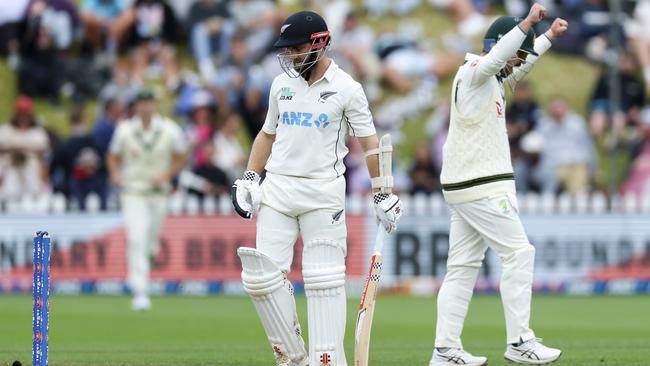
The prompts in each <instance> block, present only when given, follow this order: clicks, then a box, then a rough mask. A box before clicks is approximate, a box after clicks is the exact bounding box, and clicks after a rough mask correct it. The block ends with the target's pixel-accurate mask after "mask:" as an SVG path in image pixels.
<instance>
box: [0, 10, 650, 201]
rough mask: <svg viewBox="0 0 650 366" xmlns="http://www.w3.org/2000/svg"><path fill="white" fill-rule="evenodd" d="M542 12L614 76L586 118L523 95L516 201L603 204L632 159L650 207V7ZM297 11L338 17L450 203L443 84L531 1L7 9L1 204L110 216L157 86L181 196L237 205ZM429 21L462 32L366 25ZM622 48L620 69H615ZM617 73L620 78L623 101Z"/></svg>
mask: <svg viewBox="0 0 650 366" xmlns="http://www.w3.org/2000/svg"><path fill="white" fill-rule="evenodd" d="M538 2H541V3H543V5H544V6H546V7H547V9H548V10H549V13H548V15H547V19H548V22H549V23H548V24H541V25H540V29H539V30H538V33H540V32H539V31H540V30H541V31H543V30H545V29H546V28H547V27H548V25H549V24H550V22H551V21H552V20H553V19H554V18H555V17H556V16H562V17H563V18H565V19H567V20H568V21H569V23H570V27H569V31H568V34H567V36H566V37H563V38H562V39H560V40H558V41H556V43H555V44H554V46H553V52H562V53H567V54H571V55H573V56H574V57H581V58H584V59H586V60H589V61H590V62H592V63H595V64H597V65H600V66H599V67H601V70H602V71H601V73H600V75H599V77H598V80H597V82H596V83H595V84H594V85H593V86H590V87H591V88H593V90H592V92H591V97H590V102H589V106H588V108H587V111H588V113H587V115H581V114H579V113H577V112H576V111H575V110H574V109H575V106H573V107H574V108H572V107H571V106H570V105H569V103H568V102H567V100H566V98H564V97H563V96H562V94H561V92H562V91H561V90H558V91H557V95H556V96H555V97H553V98H552V99H551V101H550V102H549V103H547V104H546V105H540V103H539V102H538V98H537V96H536V94H535V90H534V88H533V87H532V85H531V84H529V83H527V82H525V81H524V82H521V83H519V85H518V86H517V88H516V89H515V91H514V93H513V95H512V98H510V100H509V102H508V105H507V113H506V117H507V121H506V123H507V129H508V134H509V139H510V143H511V149H512V163H513V167H514V170H515V175H516V178H517V189H518V191H519V192H521V193H526V192H540V193H549V194H557V193H559V192H568V193H571V194H582V193H589V192H593V191H596V190H600V191H604V190H606V189H607V183H608V177H603V172H602V165H603V164H602V162H601V161H600V160H602V159H607V158H608V155H609V154H613V151H614V150H613V149H617V150H616V151H618V152H622V154H623V155H624V156H625V157H627V159H623V160H624V161H625V160H627V161H625V162H624V165H625V167H622V168H621V170H623V172H622V175H621V176H622V178H621V182H620V184H619V190H620V192H621V193H627V192H632V193H635V194H638V195H642V194H646V195H650V107H649V106H648V105H647V99H646V89H647V87H646V84H647V83H648V82H650V0H638V1H627V0H626V1H621V3H620V5H621V8H622V10H623V12H624V15H625V17H626V21H625V22H624V23H623V26H616V25H612V24H611V23H610V19H611V18H610V16H609V8H608V3H609V2H608V1H607V0H538ZM298 5H304V6H305V7H309V8H312V9H314V10H316V11H319V12H320V13H321V14H323V15H324V17H325V19H326V21H327V23H328V25H329V27H330V30H331V32H332V39H333V42H332V46H331V49H330V51H329V52H330V53H331V55H332V57H333V58H334V60H335V61H336V62H337V63H338V64H339V65H340V66H341V67H342V68H343V69H344V70H346V71H348V72H349V73H350V74H352V75H353V76H354V77H355V78H356V79H357V80H359V81H360V82H361V83H362V85H363V86H364V89H365V91H366V94H367V96H368V99H369V101H370V102H371V106H372V110H373V114H374V117H375V123H376V125H377V126H378V128H379V130H380V131H388V132H391V133H392V134H393V136H394V140H396V142H397V143H398V145H399V144H417V145H416V146H413V147H412V149H411V150H413V151H414V154H413V156H411V157H404V156H401V159H400V158H399V157H400V156H398V158H396V163H395V169H394V175H395V182H396V186H397V188H398V189H399V190H401V191H403V192H410V193H424V194H430V193H435V192H440V189H441V187H440V183H439V172H440V169H441V161H442V159H441V152H442V145H443V144H444V141H445V137H446V133H447V126H448V123H449V99H448V97H447V95H448V91H447V90H442V89H440V88H439V82H440V81H441V80H443V79H448V78H450V77H453V75H454V73H455V70H456V69H457V67H458V65H460V63H462V60H463V58H464V54H465V52H477V51H478V50H476V49H475V47H474V45H475V44H476V40H477V39H480V37H482V35H483V33H484V32H485V29H486V28H487V26H488V25H489V24H490V22H491V21H492V20H493V19H494V18H495V16H497V15H499V14H498V13H497V10H500V9H505V11H506V12H507V13H508V14H511V15H517V16H521V15H525V13H526V12H527V10H528V9H529V6H530V1H529V0H502V1H494V0H367V1H362V2H361V1H357V2H354V3H353V2H352V1H350V0H322V1H307V0H305V1H298V0H293V1H292V0H277V1H272V0H193V1H189V0H188V1H183V0H78V1H77V0H12V1H0V57H1V58H2V59H3V60H4V62H5V63H6V65H8V67H9V68H10V69H12V70H13V72H14V73H15V75H16V85H15V87H14V88H15V90H16V93H15V94H16V100H15V103H14V111H13V116H12V117H11V118H10V120H9V121H6V123H1V124H0V201H6V200H14V199H20V198H21V197H24V196H37V195H40V194H47V193H48V192H61V193H63V194H65V195H66V197H68V199H69V201H70V202H74V203H73V204H74V205H75V206H76V207H78V208H80V209H83V208H84V204H85V199H86V197H87V195H88V194H89V193H90V192H94V193H95V194H97V195H98V196H99V197H100V201H101V207H102V208H106V207H107V205H108V203H107V201H108V200H109V197H110V196H111V192H112V187H111V186H110V183H109V179H108V174H107V169H106V165H105V156H106V151H107V149H108V146H109V143H110V139H111V136H112V133H113V131H114V129H115V126H116V125H117V124H118V123H122V121H124V120H125V119H127V118H129V117H130V116H131V115H132V113H133V111H132V107H133V100H134V96H135V95H136V93H137V91H138V90H140V89H141V88H142V87H143V86H145V85H148V86H151V85H154V89H155V90H157V97H158V100H159V102H160V110H161V113H162V114H165V115H169V116H170V117H172V118H173V119H174V120H176V121H177V122H178V123H179V124H180V125H181V127H182V129H183V131H184V132H185V134H186V138H187V139H188V141H189V143H190V146H191V147H192V155H191V159H189V163H188V167H187V169H186V170H187V172H191V177H192V178H191V179H189V178H188V179H178V186H179V189H185V188H186V189H187V190H188V191H189V192H191V193H193V194H196V195H200V196H203V195H220V194H225V193H227V191H228V188H229V186H230V184H231V182H232V181H233V180H234V179H236V178H237V177H238V176H240V175H241V173H242V171H243V170H244V168H245V164H246V161H247V158H248V150H247V147H248V146H249V142H250V141H251V140H252V137H254V136H255V135H256V134H257V132H258V131H259V129H260V128H261V124H262V123H263V121H264V116H265V114H266V108H267V104H268V92H269V89H270V85H271V82H272V80H273V78H274V77H275V76H276V75H278V74H279V73H281V72H282V70H281V68H280V65H279V63H278V62H277V58H276V53H277V51H276V50H274V49H273V48H272V43H273V41H274V40H275V38H276V37H277V34H278V32H279V27H280V25H281V24H282V21H283V20H284V18H285V17H286V16H287V15H288V14H289V10H290V9H292V8H291V7H292V6H293V7H296V6H298ZM495 5H497V6H495ZM418 9H427V11H432V12H433V11H435V12H443V13H445V14H447V15H448V16H449V17H450V18H453V19H454V21H455V24H456V25H457V27H456V29H451V30H449V32H446V33H445V34H443V35H440V39H441V40H442V42H441V43H442V45H439V44H436V45H434V42H432V41H431V40H430V39H428V38H427V37H426V36H424V35H423V32H422V29H421V27H418V26H417V24H416V23H413V24H411V23H410V22H404V23H402V25H401V26H399V27H394V28H387V29H381V30H379V29H374V28H372V27H370V26H368V25H367V23H366V22H364V20H365V19H380V20H381V19H387V18H396V17H408V16H409V15H411V14H413V12H416V11H419V10H418ZM612 32H613V33H612ZM612 34H614V35H618V36H617V37H618V38H616V37H614V38H613V37H612V36H611V35H612ZM612 40H614V41H615V43H614V44H612ZM613 45H615V46H620V49H621V51H622V56H621V57H620V59H618V60H616V62H613V63H612V62H611V57H610V56H608V55H610V53H608V49H610V48H611V47H612V46H613ZM608 57H609V58H608ZM611 65H616V67H617V68H618V71H619V74H618V79H617V80H616V81H617V83H618V84H619V85H620V93H618V95H616V98H614V99H611V97H612V96H611V95H610V94H611V93H610V90H611V86H612V85H611V84H612V79H611V78H610V73H609V71H610V66H611ZM5 87H6V86H5ZM35 100H38V101H43V102H47V103H52V104H54V105H63V103H62V100H70V101H72V102H71V103H66V105H71V107H70V108H69V110H66V113H67V114H68V116H69V118H68V119H69V124H70V128H69V130H70V134H69V135H67V136H57V135H56V134H54V133H52V132H51V131H50V130H49V129H46V128H45V127H44V126H45V124H44V123H43V121H41V120H40V118H41V116H39V115H38V114H37V113H36V112H35V110H36V109H35V106H34V101H35ZM611 100H618V101H619V102H618V105H612V102H611ZM89 101H93V102H94V101H96V102H97V109H96V115H95V116H88V115H86V114H84V110H85V109H84V106H85V105H86V103H88V102H89ZM423 114H424V115H425V118H426V119H427V121H428V122H427V126H426V131H423V132H422V133H421V134H420V136H422V137H424V136H426V139H425V140H422V139H420V140H418V141H416V142H414V141H409V140H408V138H407V137H405V136H404V135H403V134H402V133H401V129H402V127H403V126H404V124H406V123H409V122H411V121H413V120H414V119H417V118H420V119H421V118H422V115H423ZM427 116H428V117H427ZM610 116H613V119H612V118H610ZM610 120H613V122H612V123H610ZM2 122H5V121H2ZM599 151H600V153H599ZM603 151H604V153H603ZM346 164H347V166H348V171H347V173H346V174H347V178H348V191H349V192H351V193H367V192H368V191H369V180H368V174H367V171H366V168H365V161H364V158H363V154H362V151H361V149H360V147H359V146H358V145H356V144H355V143H354V141H351V143H350V154H349V155H348V157H347V158H346ZM186 177H187V176H186ZM196 182H200V184H199V183H196ZM201 182H202V183H201Z"/></svg>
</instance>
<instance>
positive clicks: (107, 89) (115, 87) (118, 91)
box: [99, 66, 139, 106]
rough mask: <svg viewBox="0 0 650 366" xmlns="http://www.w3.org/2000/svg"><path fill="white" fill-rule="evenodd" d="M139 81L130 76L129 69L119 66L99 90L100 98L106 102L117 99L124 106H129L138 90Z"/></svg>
mask: <svg viewBox="0 0 650 366" xmlns="http://www.w3.org/2000/svg"><path fill="white" fill-rule="evenodd" d="M138 88H139V87H138V85H137V83H135V82H133V80H132V79H131V78H130V75H129V70H128V69H127V68H125V67H120V66H117V67H116V68H115V70H114V72H113V78H112V80H111V81H110V82H108V83H107V84H106V85H104V87H103V88H102V90H101V91H100V92H99V99H100V101H103V102H104V103H106V101H107V100H110V99H117V100H118V101H119V103H120V104H122V105H123V106H128V105H129V103H131V102H132V101H133V97H134V96H135V95H136V93H137V91H138Z"/></svg>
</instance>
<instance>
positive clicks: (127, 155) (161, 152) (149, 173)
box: [109, 115, 188, 194]
mask: <svg viewBox="0 0 650 366" xmlns="http://www.w3.org/2000/svg"><path fill="white" fill-rule="evenodd" d="M187 149H188V146H187V142H186V141H185V138H184V136H183V132H182V131H181V129H180V127H179V126H178V125H177V124H176V123H174V121H172V120H171V119H169V118H166V117H163V116H160V115H155V116H154V117H153V118H152V120H151V124H150V125H149V128H147V129H144V127H143V125H142V121H141V120H140V118H138V117H134V118H132V119H129V120H125V121H122V122H120V123H119V124H118V126H117V129H116V130H115V133H114V134H113V138H112V139H111V144H110V146H109V151H110V153H111V154H114V155H117V156H119V157H120V158H121V159H122V171H123V179H124V181H123V185H124V192H125V193H135V194H150V193H168V192H169V190H170V189H171V185H169V184H166V185H165V186H164V187H163V189H162V190H159V189H156V188H155V187H154V185H153V182H154V180H155V179H156V178H158V177H159V176H160V175H162V174H164V173H166V172H167V171H169V169H170V168H171V166H172V158H173V156H174V155H175V154H183V153H185V152H186V151H187Z"/></svg>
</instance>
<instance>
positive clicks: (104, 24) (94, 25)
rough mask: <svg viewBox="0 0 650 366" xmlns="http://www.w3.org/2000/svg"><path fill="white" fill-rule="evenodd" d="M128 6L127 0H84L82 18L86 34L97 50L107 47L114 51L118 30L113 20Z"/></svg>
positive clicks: (86, 37)
mask: <svg viewBox="0 0 650 366" xmlns="http://www.w3.org/2000/svg"><path fill="white" fill-rule="evenodd" d="M127 8H128V2H127V0H84V1H83V3H82V5H81V20H82V22H83V24H84V36H85V39H86V40H87V41H88V43H89V44H90V45H91V46H92V47H93V49H95V50H101V49H106V50H107V51H108V52H110V53H114V52H115V51H116V49H115V48H116V47H117V33H116V32H117V31H116V29H115V26H114V22H113V20H114V19H115V18H117V17H118V16H120V15H121V14H122V13H123V12H124V11H125V10H126V9H127Z"/></svg>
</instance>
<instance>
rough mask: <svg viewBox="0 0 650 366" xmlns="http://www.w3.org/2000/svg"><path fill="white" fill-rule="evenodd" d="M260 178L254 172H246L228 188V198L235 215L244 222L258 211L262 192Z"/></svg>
mask: <svg viewBox="0 0 650 366" xmlns="http://www.w3.org/2000/svg"><path fill="white" fill-rule="evenodd" d="M259 182H260V176H259V175H258V174H257V173H255V172H254V171H251V170H247V171H246V172H244V176H243V177H242V178H241V179H237V180H236V181H235V183H233V185H232V187H231V188H230V198H231V199H232V205H233V206H234V207H235V211H236V212H237V214H238V215H239V216H241V217H243V218H245V219H246V220H250V219H251V217H253V215H254V214H255V213H256V212H257V211H258V210H259V208H260V200H261V199H262V191H261V190H260V183H259Z"/></svg>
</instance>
